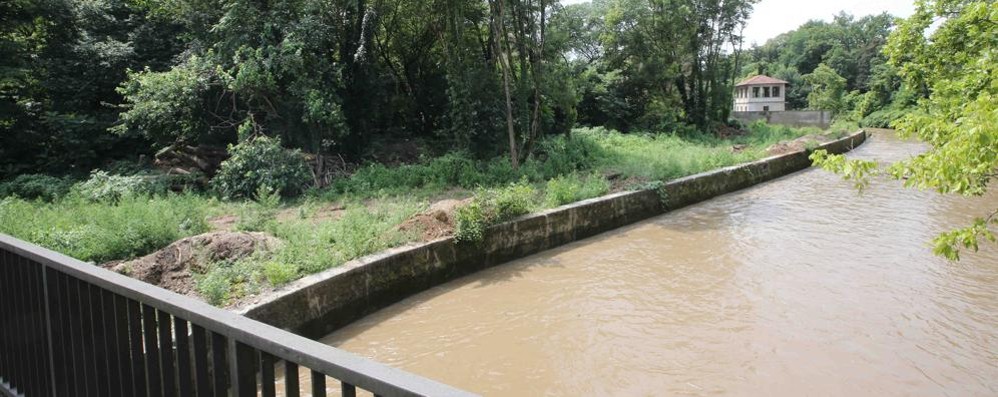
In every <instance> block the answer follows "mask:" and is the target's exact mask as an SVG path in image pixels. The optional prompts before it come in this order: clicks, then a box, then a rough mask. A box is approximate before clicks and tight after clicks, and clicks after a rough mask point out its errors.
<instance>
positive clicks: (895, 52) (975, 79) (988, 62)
mask: <svg viewBox="0 0 998 397" xmlns="http://www.w3.org/2000/svg"><path fill="white" fill-rule="evenodd" d="M937 22H938V23H939V27H938V28H937V29H936V30H935V31H934V32H932V33H931V34H928V35H927V31H928V29H929V28H930V26H932V25H933V24H934V23H937ZM996 49H998V7H995V6H994V2H993V1H957V0H937V1H924V2H919V3H918V7H917V10H916V12H915V14H914V15H912V16H911V18H908V19H906V20H903V21H901V22H900V23H899V25H898V28H897V30H896V31H894V32H893V33H892V34H891V36H890V38H889V40H888V42H887V45H886V47H885V53H886V54H887V55H888V56H889V61H890V63H891V65H893V66H894V67H895V68H897V70H898V71H899V74H900V76H901V77H902V78H903V79H904V82H905V84H907V85H908V86H910V87H919V88H920V89H924V90H925V91H927V92H928V96H927V97H926V98H924V99H921V100H919V101H918V106H917V111H914V112H909V113H908V114H907V115H906V116H905V117H903V118H901V119H899V120H897V121H895V122H894V123H893V125H894V127H896V128H897V130H898V133H899V135H900V136H901V137H904V138H907V137H915V138H918V139H919V140H921V141H923V142H926V143H927V144H928V145H929V150H928V151H926V152H925V153H922V154H919V155H916V156H913V157H911V158H909V159H905V160H902V161H898V162H895V163H893V164H890V165H887V166H884V167H878V166H877V165H876V164H873V163H870V162H868V161H862V160H848V159H845V158H843V157H842V156H829V155H827V154H824V153H815V154H814V155H813V156H812V160H814V162H815V164H816V165H820V166H822V167H823V168H825V169H827V170H830V171H833V172H836V173H839V174H842V175H843V176H844V177H846V178H847V179H852V180H856V181H857V184H858V185H860V186H863V185H865V184H866V183H867V182H866V178H867V177H868V176H870V175H873V174H877V173H884V174H887V175H889V176H890V177H892V178H894V179H898V180H903V181H904V185H905V186H906V187H909V188H917V189H923V190H924V189H931V190H935V191H937V192H939V193H944V194H957V195H962V196H981V195H983V194H985V193H986V192H987V189H988V184H989V183H990V182H991V181H992V180H993V179H994V178H995V177H996V176H998V62H995V57H996V55H998V53H996ZM996 212H998V209H996ZM996 227H998V219H996V215H995V213H994V212H993V213H991V214H982V216H981V217H979V218H977V219H976V220H975V221H974V222H973V224H971V225H970V226H968V227H965V228H960V229H957V230H953V231H950V232H947V233H943V234H941V235H940V236H938V237H937V238H936V239H935V242H934V251H935V252H936V253H937V254H939V255H942V256H945V257H947V258H949V259H953V260H955V259H958V258H959V254H960V249H961V248H964V249H970V250H972V251H976V250H977V249H978V248H979V244H980V242H981V241H982V240H985V241H990V242H995V234H994V230H995V228H996Z"/></svg>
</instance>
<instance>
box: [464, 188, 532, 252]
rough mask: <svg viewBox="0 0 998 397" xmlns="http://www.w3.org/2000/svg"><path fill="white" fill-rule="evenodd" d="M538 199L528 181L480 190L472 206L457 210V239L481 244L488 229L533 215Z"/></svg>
mask: <svg viewBox="0 0 998 397" xmlns="http://www.w3.org/2000/svg"><path fill="white" fill-rule="evenodd" d="M536 196H537V190H536V189H534V187H533V186H531V185H530V184H529V183H527V182H526V181H520V182H519V183H514V184H510V185H509V186H506V187H503V188H497V189H480V190H479V191H478V192H476V193H475V197H474V199H473V200H472V201H471V203H470V204H468V205H466V206H464V207H461V208H459V209H458V211H457V227H456V230H455V231H454V238H455V239H457V241H466V242H477V241H481V240H482V239H483V238H484V237H485V229H486V228H488V227H489V226H491V225H495V224H497V223H501V222H505V221H508V220H510V219H513V218H515V217H517V216H520V215H523V214H527V213H530V211H532V210H533V209H534V207H535V205H534V200H535V199H536Z"/></svg>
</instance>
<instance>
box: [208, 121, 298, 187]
mask: <svg viewBox="0 0 998 397" xmlns="http://www.w3.org/2000/svg"><path fill="white" fill-rule="evenodd" d="M229 154H230V155H231V157H229V159H228V160H225V161H224V162H222V166H221V168H220V169H219V170H218V175H216V176H215V178H213V179H212V180H211V183H212V185H213V187H214V188H215V189H216V190H217V191H218V192H219V193H220V194H221V195H222V196H223V197H226V198H241V197H253V195H254V194H258V192H261V191H265V190H267V189H273V191H274V192H278V193H280V194H282V195H286V196H287V195H293V194H297V193H300V192H301V191H303V190H304V188H305V186H306V185H307V184H308V183H309V181H310V180H311V179H312V174H311V171H310V170H309V167H308V164H307V163H306V162H305V158H304V156H302V154H301V152H299V151H297V150H287V149H284V148H283V147H281V142H280V140H278V139H275V138H269V137H266V136H259V137H256V138H253V139H250V140H248V141H244V142H240V143H239V144H238V145H229ZM261 189H265V190H261Z"/></svg>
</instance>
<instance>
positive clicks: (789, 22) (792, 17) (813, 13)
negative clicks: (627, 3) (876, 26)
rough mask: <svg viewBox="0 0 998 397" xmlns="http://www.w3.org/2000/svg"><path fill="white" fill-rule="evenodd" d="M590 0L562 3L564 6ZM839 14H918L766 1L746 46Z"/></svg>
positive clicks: (909, 1) (902, 7)
mask: <svg viewBox="0 0 998 397" xmlns="http://www.w3.org/2000/svg"><path fill="white" fill-rule="evenodd" d="M587 1H589V0H561V2H562V3H564V4H573V3H583V2H587ZM839 11H845V12H847V13H850V14H852V15H853V16H855V17H857V18H859V17H862V16H866V15H874V14H879V13H881V12H885V11H886V12H889V13H891V14H892V15H894V16H898V17H908V16H910V15H911V14H912V13H913V12H914V11H915V5H914V1H913V0H762V1H760V2H758V3H756V5H755V7H754V8H753V10H752V17H751V18H749V21H748V25H746V26H745V44H746V45H747V46H748V45H751V44H752V43H753V42H755V43H758V44H762V43H765V42H766V40H769V39H771V38H773V37H776V35H778V34H780V33H783V32H786V31H789V30H793V29H796V28H797V27H798V26H800V25H803V24H804V22H807V21H809V20H812V19H822V20H826V21H830V20H832V17H833V16H835V14H838V13H839Z"/></svg>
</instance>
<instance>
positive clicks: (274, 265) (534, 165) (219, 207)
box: [0, 123, 818, 305]
mask: <svg viewBox="0 0 998 397" xmlns="http://www.w3.org/2000/svg"><path fill="white" fill-rule="evenodd" d="M748 129H749V131H750V132H749V133H747V134H745V135H741V136H737V137H733V138H730V139H721V138H717V137H714V136H711V135H706V134H703V135H696V136H692V137H686V138H684V137H681V136H679V135H676V134H637V133H632V134H622V133H619V132H615V131H608V130H606V129H603V128H579V129H575V130H574V131H573V133H572V136H571V137H565V136H555V137H550V138H547V139H544V140H542V141H540V142H538V147H537V152H538V155H537V156H535V157H531V158H530V159H528V160H527V161H525V162H524V163H522V164H521V166H520V167H519V169H513V168H512V166H511V165H510V162H509V158H507V157H505V156H500V157H496V158H493V159H491V160H488V161H480V160H474V159H473V158H472V157H471V156H470V155H468V154H467V153H465V152H455V153H450V154H447V155H443V156H440V157H436V158H428V159H425V160H424V161H422V162H419V163H415V164H405V165H400V166H396V167H388V166H385V165H383V164H377V163H375V164H371V165H368V166H365V167H361V168H359V169H358V170H357V171H356V172H355V173H354V174H353V175H352V176H350V177H345V178H342V179H340V180H338V181H336V183H334V184H332V185H331V186H329V187H327V188H324V189H313V190H310V191H309V192H307V193H306V195H305V196H304V198H301V199H297V200H284V199H282V198H281V196H280V194H279V193H278V192H277V190H274V189H272V188H270V187H268V186H267V184H259V185H257V186H258V187H257V188H256V191H255V192H254V193H253V194H252V197H253V200H243V201H223V200H219V199H217V198H212V197H209V196H208V195H206V194H200V195H197V194H176V193H171V192H168V191H167V190H166V189H165V188H164V186H165V185H164V184H163V183H162V181H163V180H164V177H163V176H162V175H154V174H148V173H146V171H142V170H138V171H137V172H138V174H134V175H114V174H110V173H108V172H106V171H95V172H94V173H93V176H92V177H91V178H90V179H88V180H85V181H82V182H78V183H76V184H75V185H69V183H68V182H65V181H63V182H62V185H65V186H63V187H58V188H57V189H58V192H55V193H51V194H49V193H45V194H39V195H36V197H37V198H36V199H34V200H26V199H23V198H20V197H15V196H11V197H8V198H6V199H4V200H3V201H0V233H6V234H10V235H13V236H15V237H18V238H21V239H25V240H27V241H31V242H34V243H37V244H40V245H43V246H46V247H49V248H53V249H56V250H59V251H61V252H64V253H67V254H69V255H71V256H74V257H77V258H80V259H82V260H86V261H94V262H98V263H101V262H106V261H111V260H121V259H129V258H134V257H137V256H141V255H145V254H148V253H151V252H152V251H154V250H156V249H159V248H162V247H164V246H166V245H168V244H170V243H172V242H173V241H175V240H177V239H180V238H183V237H187V236H191V235H195V234H199V233H203V232H207V231H209V230H210V229H211V226H210V225H209V222H208V221H209V220H211V219H213V218H219V217H222V216H223V215H228V216H234V217H235V218H236V219H235V220H234V221H233V222H232V224H231V225H230V226H229V228H231V229H232V230H237V231H254V232H256V231H259V232H264V233H267V234H269V235H272V236H275V237H277V238H278V239H279V240H280V241H281V243H280V244H279V245H278V246H277V247H276V248H275V249H274V250H273V251H272V252H269V253H267V254H260V255H253V256H251V257H249V258H245V259H242V260H239V261H235V262H232V263H229V262H219V263H213V264H211V265H210V266H208V267H207V268H206V269H197V272H196V273H195V274H194V278H195V281H196V289H197V291H198V292H199V293H200V294H201V295H202V296H203V297H204V298H205V299H206V300H208V301H210V302H212V303H214V304H219V305H224V304H226V303H228V302H232V301H233V300H237V299H240V298H242V297H244V296H246V295H249V294H253V293H256V292H258V291H261V290H263V289H266V288H271V287H274V286H279V285H282V284H285V283H288V282H290V281H293V280H296V279H298V278H300V277H302V276H304V275H308V274H312V273H316V272H319V271H323V270H326V269H329V268H331V267H335V266H338V265H340V264H342V263H344V262H346V261H348V260H351V259H354V258H357V257H360V256H364V255H368V254H371V253H374V252H378V251H382V250H384V249H387V248H391V247H395V246H399V245H401V244H405V243H407V242H411V241H415V240H418V239H419V238H420V237H419V233H420V231H419V230H402V229H400V228H399V225H400V224H402V223H403V222H404V221H406V220H407V219H410V218H412V217H413V216H414V215H416V214H418V213H420V212H422V211H424V210H426V208H427V207H428V206H429V204H430V203H431V202H432V201H435V200H439V199H440V198H447V197H458V198H460V197H466V195H469V194H470V195H472V196H473V199H472V201H471V203H470V205H468V206H465V207H462V208H460V209H459V210H458V212H457V214H456V218H457V219H456V222H455V223H456V225H455V231H454V233H455V235H456V237H457V238H458V239H459V240H460V241H465V242H474V241H480V240H481V239H482V238H483V237H484V233H485V231H486V229H487V228H488V226H490V225H493V224H495V223H498V222H503V221H506V220H509V219H512V218H514V217H517V216H520V215H523V214H526V213H529V212H531V211H534V210H538V209H541V208H550V207H555V206H559V205H563V204H567V203H571V202H575V201H579V200H584V199H587V198H592V197H596V196H599V195H603V194H605V193H607V192H609V191H610V189H611V183H610V181H609V180H608V179H607V178H608V177H609V176H613V177H614V178H615V179H619V180H621V181H629V182H628V183H627V184H625V185H622V186H618V187H617V188H618V189H619V188H631V189H636V188H641V187H645V186H651V184H650V182H649V181H654V180H663V179H671V178H675V177H680V176H685V175H690V174H693V173H697V172H702V171H705V170H710V169H713V168H717V167H723V166H728V165H733V164H737V163H740V162H745V161H751V160H754V159H758V158H761V157H764V156H765V155H766V152H765V149H766V148H767V147H769V146H771V145H772V144H774V143H777V142H780V141H785V140H790V139H794V138H797V137H800V136H803V135H805V134H809V133H816V132H818V131H817V130H815V129H792V128H786V127H779V126H770V125H766V124H762V123H758V124H753V125H751V126H749V127H748ZM743 145H744V146H743ZM736 146H737V147H738V148H739V150H735V149H734V147H736ZM36 180H37V181H43V182H45V181H51V180H50V179H48V178H47V177H23V178H20V180H19V181H13V182H12V183H11V184H9V186H15V185H16V186H21V185H28V186H33V185H36V184H38V182H36ZM58 181H62V180H61V179H58ZM62 185H55V184H54V185H53V186H62ZM5 186H8V185H5ZM21 189H22V191H25V192H28V191H32V189H34V188H30V189H29V188H21ZM469 192H470V193H469Z"/></svg>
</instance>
